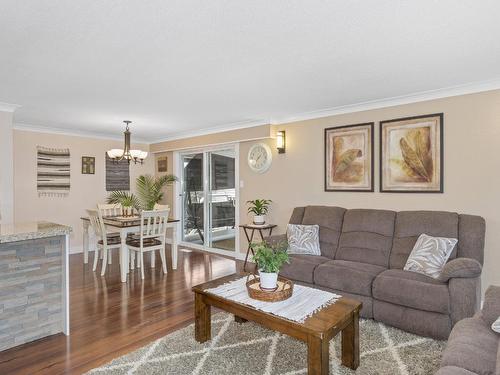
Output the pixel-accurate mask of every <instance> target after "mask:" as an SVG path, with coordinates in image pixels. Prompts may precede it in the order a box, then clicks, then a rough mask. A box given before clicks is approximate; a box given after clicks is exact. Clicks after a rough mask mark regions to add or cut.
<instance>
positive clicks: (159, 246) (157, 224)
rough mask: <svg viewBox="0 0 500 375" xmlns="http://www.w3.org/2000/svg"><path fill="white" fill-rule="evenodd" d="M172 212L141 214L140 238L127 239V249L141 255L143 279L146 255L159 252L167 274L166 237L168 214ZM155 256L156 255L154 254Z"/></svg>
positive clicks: (154, 211) (159, 211)
mask: <svg viewBox="0 0 500 375" xmlns="http://www.w3.org/2000/svg"><path fill="white" fill-rule="evenodd" d="M169 212H170V210H152V211H142V212H141V230H140V232H139V238H138V239H137V238H136V237H130V238H127V241H126V243H127V247H128V249H129V250H130V251H131V252H134V253H138V254H139V264H138V266H139V267H140V269H141V278H142V279H144V253H145V252H153V251H155V250H159V252H160V258H161V262H162V268H163V273H167V259H166V255H165V237H166V232H167V222H168V214H169ZM152 254H154V253H152Z"/></svg>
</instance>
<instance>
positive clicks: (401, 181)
mask: <svg viewBox="0 0 500 375" xmlns="http://www.w3.org/2000/svg"><path fill="white" fill-rule="evenodd" d="M380 191H381V192H387V193H442V192H443V114H442V113H437V114H432V115H423V116H416V117H407V118H400V119H395V120H388V121H381V122H380Z"/></svg>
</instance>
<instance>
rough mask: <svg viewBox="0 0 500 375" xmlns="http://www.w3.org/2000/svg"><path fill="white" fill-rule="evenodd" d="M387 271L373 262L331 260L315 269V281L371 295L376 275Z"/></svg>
mask: <svg viewBox="0 0 500 375" xmlns="http://www.w3.org/2000/svg"><path fill="white" fill-rule="evenodd" d="M383 271H385V268H384V267H380V266H376V265H373V264H367V263H360V262H351V261H348V260H331V261H329V262H326V263H323V264H321V265H319V266H318V267H317V268H316V270H315V271H314V283H315V284H317V285H320V286H323V287H327V288H331V289H336V290H341V291H344V292H349V293H354V294H360V295H362V296H368V297H371V295H372V283H373V280H374V279H375V277H376V276H377V275H378V274H380V273H381V272H383Z"/></svg>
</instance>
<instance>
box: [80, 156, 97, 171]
mask: <svg viewBox="0 0 500 375" xmlns="http://www.w3.org/2000/svg"><path fill="white" fill-rule="evenodd" d="M82 174H95V157H93V156H82Z"/></svg>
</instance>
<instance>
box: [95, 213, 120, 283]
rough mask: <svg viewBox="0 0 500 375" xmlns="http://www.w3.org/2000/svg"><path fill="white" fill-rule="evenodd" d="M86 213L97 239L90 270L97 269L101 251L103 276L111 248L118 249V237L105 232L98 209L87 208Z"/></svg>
mask: <svg viewBox="0 0 500 375" xmlns="http://www.w3.org/2000/svg"><path fill="white" fill-rule="evenodd" d="M87 214H88V215H89V219H90V225H91V227H92V229H93V230H94V233H95V235H96V240H97V243H96V247H95V253H94V266H93V268H92V270H93V271H94V272H95V270H96V269H97V263H98V261H99V255H100V254H99V252H101V254H102V266H101V276H104V274H105V273H106V265H107V264H108V260H109V261H110V260H111V250H113V249H117V248H118V249H119V248H120V247H121V241H120V237H119V236H118V237H116V236H110V235H109V234H108V233H107V232H106V226H105V225H104V220H103V218H102V215H101V212H100V211H99V210H87ZM110 264H111V262H110Z"/></svg>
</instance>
